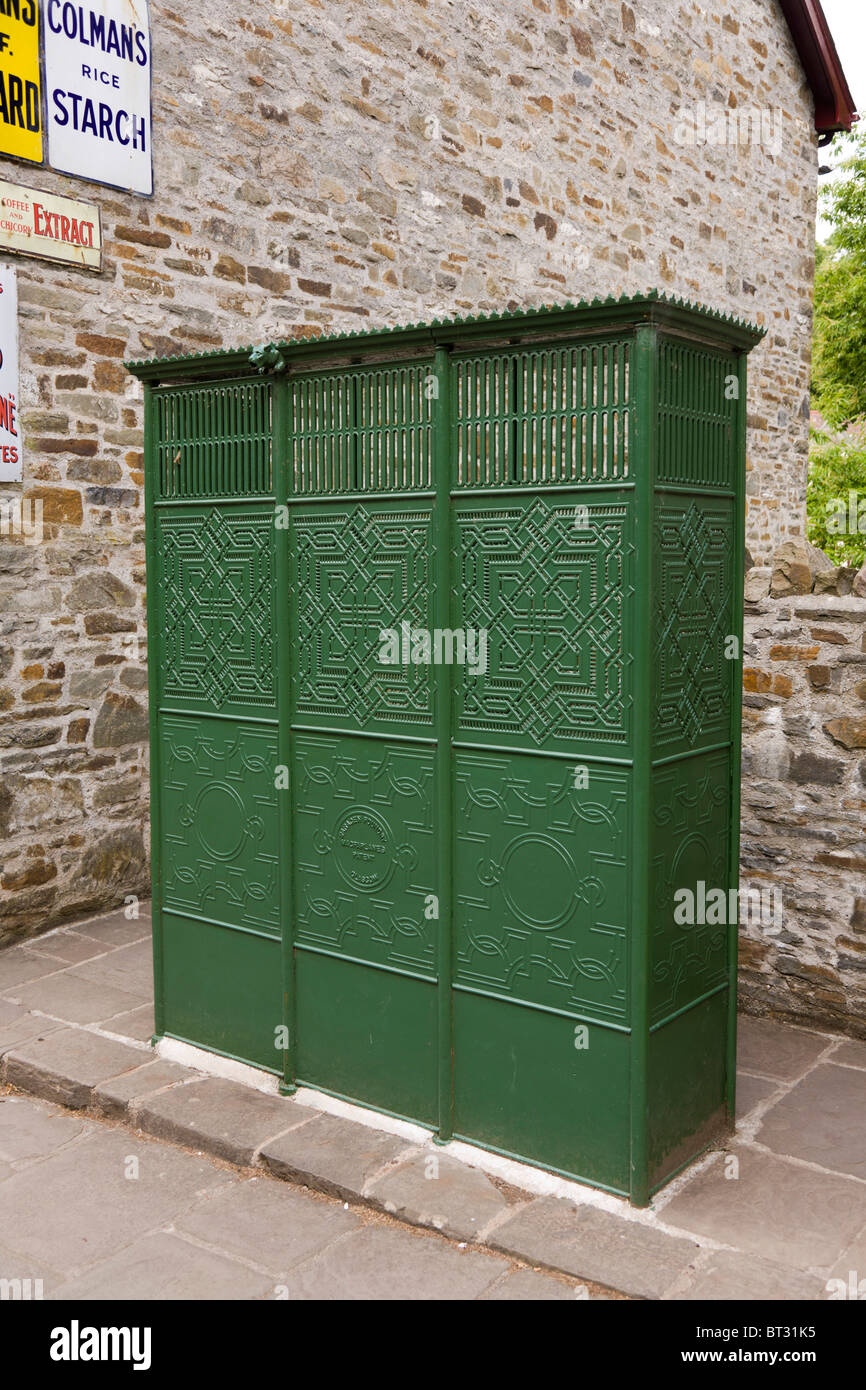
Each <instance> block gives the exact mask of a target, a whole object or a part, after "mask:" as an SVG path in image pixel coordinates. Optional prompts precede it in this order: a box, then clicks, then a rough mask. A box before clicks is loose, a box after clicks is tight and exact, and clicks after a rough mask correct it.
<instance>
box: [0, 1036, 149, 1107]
mask: <svg viewBox="0 0 866 1390" xmlns="http://www.w3.org/2000/svg"><path fill="white" fill-rule="evenodd" d="M143 1055H146V1054H142V1053H141V1052H140V1051H139V1050H138V1049H137V1048H134V1047H127V1046H126V1044H125V1043H119V1042H113V1041H112V1040H111V1038H103V1037H101V1036H100V1035H99V1034H98V1033H88V1032H87V1031H86V1029H83V1028H61V1029H58V1030H57V1032H55V1033H49V1034H48V1036H47V1037H44V1038H37V1039H34V1040H31V1041H30V1042H26V1043H22V1044H21V1046H20V1047H15V1048H13V1049H12V1051H11V1052H7V1053H6V1056H5V1058H4V1060H3V1075H4V1077H5V1079H6V1082H7V1084H8V1085H10V1086H17V1087H18V1088H19V1090H22V1091H27V1092H28V1094H30V1095H33V1096H41V1097H42V1098H43V1099H44V1100H52V1101H56V1102H57V1104H58V1105H67V1106H69V1107H70V1108H71V1109H73V1110H85V1109H86V1108H87V1107H88V1105H89V1104H90V1098H91V1095H92V1094H93V1088H94V1086H98V1085H99V1083H100V1082H101V1081H107V1080H109V1078H110V1077H113V1076H119V1075H120V1074H121V1072H127V1071H132V1070H133V1069H134V1068H135V1067H140V1066H141V1063H142V1058H143Z"/></svg>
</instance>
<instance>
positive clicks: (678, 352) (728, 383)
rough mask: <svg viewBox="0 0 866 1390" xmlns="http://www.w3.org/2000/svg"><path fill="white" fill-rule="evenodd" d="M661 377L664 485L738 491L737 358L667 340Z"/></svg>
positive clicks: (661, 475) (661, 358)
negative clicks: (736, 478)
mask: <svg viewBox="0 0 866 1390" xmlns="http://www.w3.org/2000/svg"><path fill="white" fill-rule="evenodd" d="M658 373H659V382H658V392H659V405H658V421H659V432H658V479H659V482H661V483H674V484H677V485H679V486H695V487H698V488H725V489H731V488H733V486H734V469H735V467H736V457H737V454H736V447H735V446H736V440H737V420H738V411H739V395H740V383H739V376H738V367H737V359H736V358H735V357H732V356H728V355H726V354H721V353H718V352H712V351H710V350H703V351H702V350H701V349H700V348H696V347H694V346H692V345H690V344H685V343H677V342H672V341H668V340H665V341H664V342H662V343H661V345H660V347H659V366H658Z"/></svg>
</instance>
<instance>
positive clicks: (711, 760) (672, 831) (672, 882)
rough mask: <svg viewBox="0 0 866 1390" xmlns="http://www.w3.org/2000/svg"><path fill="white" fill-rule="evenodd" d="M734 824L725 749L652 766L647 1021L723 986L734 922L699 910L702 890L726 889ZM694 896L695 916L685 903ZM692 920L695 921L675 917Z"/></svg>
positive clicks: (728, 756) (675, 1010)
mask: <svg viewBox="0 0 866 1390" xmlns="http://www.w3.org/2000/svg"><path fill="white" fill-rule="evenodd" d="M730 819H731V758H730V753H729V752H728V750H727V749H722V750H721V751H719V752H716V753H709V754H706V755H704V756H699V757H695V758H687V759H684V760H683V761H681V762H677V763H672V764H670V765H669V766H667V767H663V768H658V769H656V771H655V773H654V775H653V814H652V841H651V845H652V859H651V890H652V904H651V908H652V922H651V927H652V934H651V940H650V949H651V968H652V976H651V989H650V996H651V1012H652V1021H653V1022H654V1023H657V1022H659V1021H660V1020H661V1019H664V1018H668V1017H670V1015H671V1014H674V1013H676V1012H677V1011H678V1010H679V1009H682V1008H685V1007H686V1006H687V1005H688V1004H692V1003H694V1001H695V1000H696V999H700V998H702V997H703V996H704V995H705V994H707V993H708V992H709V991H710V990H712V989H714V988H715V987H716V986H718V985H723V984H725V983H726V981H727V947H728V933H729V931H736V930H737V927H736V922H734V923H733V924H727V923H726V922H725V921H722V922H718V921H714V920H709V921H700V920H699V918H700V917H701V916H704V917H705V918H710V919H713V918H714V917H715V916H716V915H717V914H716V913H715V912H713V911H710V912H703V913H702V912H701V890H700V887H699V885H700V884H703V885H704V894H709V893H710V892H711V891H712V890H714V889H722V890H723V891H727V889H728V884H729V844H730V838H729V837H730ZM679 890H685V891H687V892H690V893H692V894H693V895H694V913H693V914H690V911H689V903H688V901H687V900H686V899H681V900H680V901H678V900H677V899H676V894H677V893H678V892H679ZM678 910H679V915H680V916H681V917H685V918H687V917H688V916H689V915H693V917H694V920H693V921H691V922H689V921H687V920H686V921H683V922H682V923H681V924H680V923H678V922H677V920H676V915H675V914H676V913H677V911H678Z"/></svg>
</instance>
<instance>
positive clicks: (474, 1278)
mask: <svg viewBox="0 0 866 1390" xmlns="http://www.w3.org/2000/svg"><path fill="white" fill-rule="evenodd" d="M507 1269H508V1265H507V1263H506V1262H505V1261H504V1260H501V1259H497V1258H496V1256H494V1255H484V1254H481V1253H479V1252H477V1251H474V1250H465V1251H461V1250H457V1249H456V1247H455V1246H453V1245H449V1244H448V1243H447V1241H444V1240H438V1239H437V1238H436V1237H435V1236H429V1235H423V1234H422V1233H421V1232H418V1233H417V1234H416V1235H412V1234H410V1233H409V1232H408V1231H396V1230H388V1229H385V1228H384V1227H376V1226H367V1227H365V1228H364V1229H363V1230H360V1231H357V1232H355V1233H354V1234H352V1235H349V1236H346V1237H345V1238H343V1239H341V1240H338V1241H336V1242H335V1243H334V1244H333V1245H330V1246H329V1247H328V1249H327V1250H325V1252H324V1253H323V1254H322V1255H319V1256H317V1257H315V1258H314V1259H312V1260H311V1261H309V1262H308V1263H307V1264H305V1265H303V1266H301V1268H300V1269H296V1270H293V1271H292V1272H291V1273H290V1274H288V1275H287V1276H286V1278H285V1279H284V1280H283V1281H282V1283H283V1286H284V1290H285V1294H286V1295H287V1296H288V1298H289V1300H290V1301H292V1302H294V1301H295V1300H298V1299H328V1301H329V1302H333V1301H340V1300H353V1301H366V1300H369V1301H373V1302H377V1303H378V1302H389V1301H394V1300H399V1301H415V1300H424V1301H425V1302H435V1301H438V1300H442V1299H446V1300H452V1299H458V1298H460V1299H463V1298H472V1299H474V1298H478V1297H479V1296H480V1295H481V1294H482V1293H483V1292H484V1291H485V1289H488V1288H489V1287H490V1285H491V1284H492V1283H493V1282H494V1280H495V1279H498V1278H499V1276H500V1275H501V1274H504V1273H505V1272H506V1270H507Z"/></svg>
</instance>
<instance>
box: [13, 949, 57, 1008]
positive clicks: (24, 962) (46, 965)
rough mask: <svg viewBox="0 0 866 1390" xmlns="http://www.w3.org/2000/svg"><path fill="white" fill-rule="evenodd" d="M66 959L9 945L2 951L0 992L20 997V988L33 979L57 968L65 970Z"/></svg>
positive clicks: (37, 978) (38, 978)
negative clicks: (52, 957) (38, 953)
mask: <svg viewBox="0 0 866 1390" xmlns="http://www.w3.org/2000/svg"><path fill="white" fill-rule="evenodd" d="M65 965H66V962H65V961H62V960H60V959H59V958H58V959H51V958H50V957H49V956H47V955H44V954H42V955H37V953H36V952H35V951H28V950H26V949H25V948H24V947H23V946H7V947H6V948H5V950H3V951H0V994H11V993H12V992H13V991H14V993H15V997H16V998H17V997H18V988H19V986H21V985H26V984H28V983H29V982H30V981H31V980H41V979H42V978H43V977H44V976H46V975H50V974H51V973H52V972H53V971H55V970H63V969H64V967H65Z"/></svg>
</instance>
